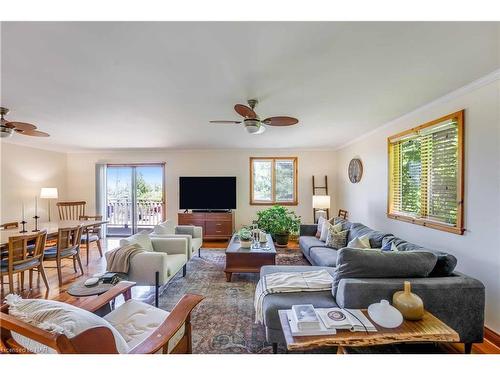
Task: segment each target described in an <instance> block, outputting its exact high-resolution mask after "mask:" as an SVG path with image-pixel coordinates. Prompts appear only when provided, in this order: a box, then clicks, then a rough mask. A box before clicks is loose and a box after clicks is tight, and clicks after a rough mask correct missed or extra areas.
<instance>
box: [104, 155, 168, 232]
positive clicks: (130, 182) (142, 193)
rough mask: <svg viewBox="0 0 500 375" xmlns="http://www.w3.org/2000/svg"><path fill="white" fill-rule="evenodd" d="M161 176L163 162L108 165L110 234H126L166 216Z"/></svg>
mask: <svg viewBox="0 0 500 375" xmlns="http://www.w3.org/2000/svg"><path fill="white" fill-rule="evenodd" d="M164 176H165V165H164V164H137V165H133V164H132V165H131V164H126V165H121V164H108V165H107V168H106V187H107V189H106V190H107V191H106V215H107V220H108V222H109V223H108V235H109V236H129V235H131V234H134V233H137V232H138V231H141V230H144V229H151V228H153V227H154V226H155V225H156V224H158V223H160V222H162V221H163V220H164V219H165V192H164V180H165V178H164Z"/></svg>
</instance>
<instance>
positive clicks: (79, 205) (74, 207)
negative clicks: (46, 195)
mask: <svg viewBox="0 0 500 375" xmlns="http://www.w3.org/2000/svg"><path fill="white" fill-rule="evenodd" d="M86 204H87V202H85V201H78V202H57V203H56V206H57V210H58V211H59V220H79V219H80V216H85V205H86Z"/></svg>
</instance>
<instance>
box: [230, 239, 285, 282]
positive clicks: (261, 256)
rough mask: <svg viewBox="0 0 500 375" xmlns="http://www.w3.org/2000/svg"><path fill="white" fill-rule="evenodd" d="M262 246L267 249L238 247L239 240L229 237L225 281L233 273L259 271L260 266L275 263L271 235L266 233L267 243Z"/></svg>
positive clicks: (274, 249) (274, 250)
mask: <svg viewBox="0 0 500 375" xmlns="http://www.w3.org/2000/svg"><path fill="white" fill-rule="evenodd" d="M264 246H267V247H269V249H268V250H264V249H261V248H250V249H244V248H242V247H240V241H239V240H236V239H235V236H234V235H233V237H232V238H231V241H230V242H229V245H228V246H227V249H226V268H225V269H224V272H225V273H226V281H228V282H229V281H231V276H232V274H233V273H245V272H251V273H259V272H260V268H261V267H262V266H267V265H275V264H276V248H275V247H274V243H273V239H272V238H271V235H270V234H268V235H267V243H266V244H264Z"/></svg>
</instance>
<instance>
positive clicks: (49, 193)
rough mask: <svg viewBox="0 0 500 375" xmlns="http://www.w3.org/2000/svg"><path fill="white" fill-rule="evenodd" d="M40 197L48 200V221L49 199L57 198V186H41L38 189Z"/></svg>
mask: <svg viewBox="0 0 500 375" xmlns="http://www.w3.org/2000/svg"><path fill="white" fill-rule="evenodd" d="M40 198H42V199H47V201H48V204H47V206H48V214H49V221H50V200H51V199H57V198H58V194H57V188H41V189H40Z"/></svg>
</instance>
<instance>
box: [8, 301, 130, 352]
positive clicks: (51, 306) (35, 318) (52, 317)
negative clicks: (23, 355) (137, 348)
mask: <svg viewBox="0 0 500 375" xmlns="http://www.w3.org/2000/svg"><path fill="white" fill-rule="evenodd" d="M5 302H6V303H7V305H9V314H10V315H12V316H15V317H16V318H18V319H20V320H22V321H23V322H26V323H29V324H31V325H33V326H36V327H38V328H41V329H43V330H46V331H49V332H54V333H63V334H65V335H66V336H67V337H69V338H72V337H75V336H77V335H79V334H80V333H82V332H83V331H86V330H88V329H90V328H94V327H106V328H109V329H110V330H111V332H112V333H113V336H114V338H115V343H116V348H117V350H118V352H119V353H121V354H125V353H127V352H128V350H129V348H128V345H127V343H126V342H125V339H124V338H123V337H122V336H121V335H120V334H119V333H118V331H117V330H116V329H115V328H114V327H113V326H112V325H111V324H109V323H108V322H107V321H106V320H104V319H103V318H101V317H100V316H97V315H96V314H93V313H91V312H89V311H86V310H83V309H80V308H79V307H76V306H72V305H70V304H67V303H64V302H59V301H52V300H45V299H23V298H21V297H20V296H18V295H15V294H9V295H8V296H7V297H6V298H5ZM12 337H13V338H14V340H16V341H17V342H18V343H19V344H21V345H22V346H24V347H25V348H26V349H28V350H29V351H30V352H33V353H55V351H54V349H52V348H49V347H48V346H46V345H43V344H41V343H40V342H38V341H35V340H32V339H30V338H28V337H25V336H22V335H20V334H18V333H16V332H12Z"/></svg>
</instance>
